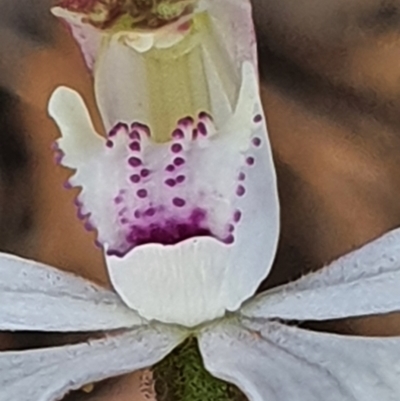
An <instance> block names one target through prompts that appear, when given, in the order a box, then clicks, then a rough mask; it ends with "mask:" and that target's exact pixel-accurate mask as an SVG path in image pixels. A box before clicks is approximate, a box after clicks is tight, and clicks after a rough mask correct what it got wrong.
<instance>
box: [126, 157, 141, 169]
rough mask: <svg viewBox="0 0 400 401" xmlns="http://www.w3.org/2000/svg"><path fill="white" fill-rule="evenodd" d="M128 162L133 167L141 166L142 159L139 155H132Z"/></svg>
mask: <svg viewBox="0 0 400 401" xmlns="http://www.w3.org/2000/svg"><path fill="white" fill-rule="evenodd" d="M128 163H129V164H130V165H131V166H132V167H139V166H141V165H142V161H141V160H140V159H139V158H138V157H131V158H129V160H128Z"/></svg>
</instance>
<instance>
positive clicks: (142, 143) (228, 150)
mask: <svg viewBox="0 0 400 401" xmlns="http://www.w3.org/2000/svg"><path fill="white" fill-rule="evenodd" d="M53 12H54V14H56V15H58V16H59V17H61V18H63V19H64V20H65V21H66V22H67V23H68V24H69V26H70V27H71V32H72V34H73V35H74V37H75V38H76V39H77V41H78V43H79V45H80V46H81V49H82V52H83V55H84V57H85V60H86V63H87V66H88V68H90V69H91V71H92V73H93V79H94V84H95V94H96V99H97V103H98V106H99V110H100V114H101V117H102V120H103V123H104V127H105V129H106V131H107V137H102V136H101V135H100V134H98V133H97V132H96V131H95V130H94V127H93V124H92V122H91V119H90V114H89V112H88V110H87V108H86V106H85V103H84V101H83V100H82V97H81V96H80V95H79V94H78V93H77V92H76V91H74V90H72V89H71V88H66V87H61V88H58V89H56V91H55V92H54V94H53V95H52V97H51V100H50V103H49V112H50V115H51V116H52V117H53V118H54V120H55V121H56V122H57V124H58V126H59V128H60V131H61V134H62V138H61V139H60V140H59V141H58V154H59V156H60V158H59V160H60V162H61V163H62V164H63V165H64V166H66V167H68V168H71V169H74V170H76V172H75V173H74V175H73V176H72V178H71V179H70V180H69V184H68V185H71V186H78V187H81V192H80V194H79V197H78V199H77V206H78V210H79V216H80V218H82V220H83V221H84V223H85V225H86V227H87V228H88V229H95V230H96V231H97V236H98V245H99V246H100V247H101V248H102V249H103V252H104V255H105V260H106V264H107V268H108V272H109V275H110V278H111V282H112V284H113V288H114V291H111V290H106V289H104V288H100V287H98V286H96V285H94V284H92V283H90V282H88V281H86V280H84V279H82V278H79V277H76V276H73V275H71V274H67V273H62V272H60V271H58V270H57V269H55V268H53V267H50V266H45V265H42V264H38V263H35V262H32V261H28V260H24V259H21V258H17V257H14V256H9V255H5V254H3V255H1V257H0V261H1V262H0V273H1V277H2V279H1V282H0V330H9V331H17V330H24V331H26V330H28V331H29V330H35V331H43V332H51V331H57V332H104V333H105V334H104V337H103V338H101V339H96V340H92V341H90V342H88V343H82V344H77V345H67V346H64V347H53V348H48V349H42V350H28V351H7V352H2V353H0V384H1V392H0V401H6V400H7V401H10V400H11V401H14V400H15V401H31V400H35V401H54V400H57V399H59V398H60V397H62V396H63V395H65V394H66V393H67V392H69V391H71V390H75V389H79V388H81V387H82V386H84V385H86V384H88V383H93V382H96V381H100V380H103V379H105V378H109V377H115V376H118V375H122V374H126V373H129V372H133V371H137V370H139V369H142V368H145V367H151V366H153V365H155V364H157V363H158V362H160V361H162V360H163V359H164V358H165V357H167V356H168V355H169V354H170V353H171V351H173V350H174V349H175V348H176V347H178V346H179V345H180V344H182V342H184V341H185V340H186V339H188V338H196V339H197V341H198V344H199V349H200V353H201V357H202V359H203V362H204V366H205V368H206V369H207V371H208V372H209V373H211V374H212V375H213V376H215V377H217V378H219V379H222V380H225V381H227V382H229V383H232V384H234V385H236V386H237V387H238V388H239V389H240V390H241V391H242V392H243V393H244V394H245V395H246V396H247V398H248V399H249V400H250V401H266V400H268V401H286V400H299V401H313V400H315V401H319V400H321V399H324V400H326V401H337V400H344V401H376V400H380V401H392V400H397V399H398V398H399V396H400V338H398V337H392V338H367V337H358V336H351V337H350V336H344V335H336V334H328V333H322V332H318V333H317V332H313V331H310V330H305V329H302V328H299V327H297V326H296V325H294V324H293V322H296V321H308V320H311V321H324V320H331V319H338V318H347V317H353V316H366V315H372V314H373V315H377V314H385V313H390V312H395V311H400V295H399V291H398V287H399V285H400V246H399V244H400V230H395V231H392V232H390V233H388V234H386V235H384V236H383V237H381V238H379V239H377V240H375V241H373V242H371V243H370V244H367V245H365V246H364V247H362V248H361V249H358V250H356V251H354V252H352V253H350V254H348V255H345V256H344V257H342V258H340V259H339V260H337V261H335V262H333V263H332V264H331V265H329V266H326V267H324V268H323V269H321V270H320V271H318V272H315V273H312V274H309V275H307V276H304V277H303V278H301V279H299V280H297V281H295V282H292V283H289V284H286V285H283V286H280V287H277V288H273V289H271V290H268V291H266V292H264V293H261V294H259V295H255V294H256V291H257V288H258V287H259V285H260V283H261V282H262V281H263V280H264V279H265V278H266V277H267V276H268V274H269V272H270V269H271V266H272V262H273V259H274V256H275V251H276V246H277V240H278V234H279V204H278V196H277V184H276V177H275V172H274V166H273V160H272V156H271V149H270V145H269V141H268V136H267V131H266V125H265V119H264V116H263V111H262V106H261V102H260V98H259V93H258V91H259V87H258V77H257V64H256V52H255V38H254V32H253V27H252V20H251V9H250V5H249V3H248V2H247V1H244V0H198V1H194V0H193V1H182V0H181V1H172V0H170V1H157V0H155V1H133V0H132V1H118V0H107V1H100V0H80V1H78V0H65V1H63V2H62V3H61V4H60V6H59V7H57V8H55V9H54V10H53ZM190 401H192V400H190Z"/></svg>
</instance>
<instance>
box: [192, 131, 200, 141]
mask: <svg viewBox="0 0 400 401" xmlns="http://www.w3.org/2000/svg"><path fill="white" fill-rule="evenodd" d="M198 136H199V130H198V129H197V128H194V129H193V131H192V138H193V139H197V137H198Z"/></svg>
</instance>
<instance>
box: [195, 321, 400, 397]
mask: <svg viewBox="0 0 400 401" xmlns="http://www.w3.org/2000/svg"><path fill="white" fill-rule="evenodd" d="M200 349H201V353H202V355H203V358H204V362H205V366H206V368H207V370H208V371H209V372H210V373H211V374H213V375H214V376H216V377H218V378H220V379H223V380H226V381H229V382H232V383H234V384H236V385H237V386H238V387H239V388H240V389H241V390H242V391H243V392H244V393H245V394H246V395H247V396H248V398H249V400H250V401H266V400H267V401H288V400H293V401H321V400H324V401H377V400H379V401H397V400H398V399H399V396H400V338H362V337H346V336H338V335H332V334H325V333H314V332H311V331H306V330H302V329H298V328H295V327H289V326H285V325H282V324H280V323H276V322H271V321H270V322H266V323H264V324H261V323H260V324H259V323H256V322H250V321H246V322H242V323H239V322H235V321H232V322H227V323H222V324H220V325H218V326H214V327H213V328H209V329H207V330H206V331H205V332H204V333H203V334H202V335H201V336H200Z"/></svg>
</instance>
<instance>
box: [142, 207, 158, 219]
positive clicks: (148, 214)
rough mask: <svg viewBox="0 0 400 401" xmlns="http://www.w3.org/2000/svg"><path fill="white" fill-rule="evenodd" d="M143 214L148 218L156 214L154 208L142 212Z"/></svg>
mask: <svg viewBox="0 0 400 401" xmlns="http://www.w3.org/2000/svg"><path fill="white" fill-rule="evenodd" d="M144 214H145V215H146V216H148V217H151V216H154V215H155V214H156V209H154V207H150V208H148V209H147V210H146V211H145V212H144Z"/></svg>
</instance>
